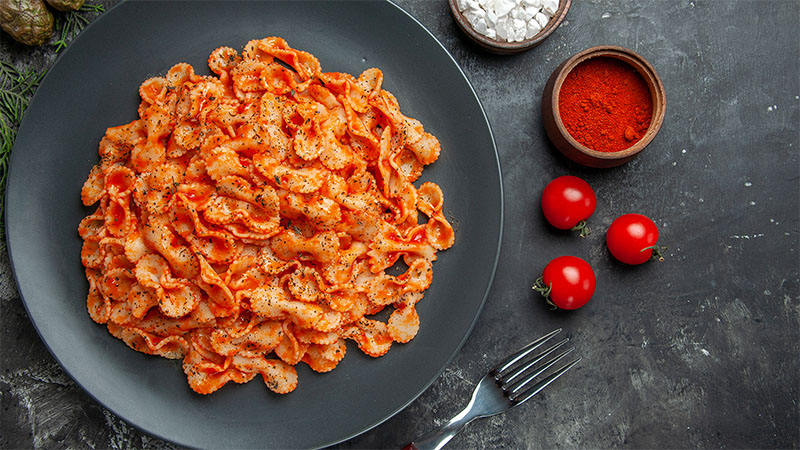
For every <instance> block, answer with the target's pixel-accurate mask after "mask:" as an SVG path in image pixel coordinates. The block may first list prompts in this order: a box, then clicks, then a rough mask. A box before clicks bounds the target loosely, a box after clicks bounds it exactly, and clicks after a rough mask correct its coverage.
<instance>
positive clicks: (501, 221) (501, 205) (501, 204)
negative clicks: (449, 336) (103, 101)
mask: <svg viewBox="0 0 800 450" xmlns="http://www.w3.org/2000/svg"><path fill="white" fill-rule="evenodd" d="M195 1H202V0H195ZM312 1H313V0H312ZM340 1H345V2H346V1H348V0H340ZM147 2H148V0H122V1H120V2H119V3H117V4H115V5H113V6H112V7H111V8H109V9H108V10H106V11H105V13H103V14H102V15H100V16H99V17H97V18H96V19H94V20H93V21H92V22H91V23H89V24H88V25H87V26H86V28H85V29H84V31H85V30H88V29H90V28H91V27H92V26H94V25H95V24H96V23H98V22H99V21H101V20H103V19H104V17H106V14H108V13H109V12H111V11H114V10H115V9H117V8H119V7H120V6H121V5H126V4H129V3H147ZM383 2H384V3H388V4H389V5H391V6H392V7H393V8H395V9H396V10H397V11H399V12H400V13H401V14H404V15H405V16H406V17H408V18H409V19H410V20H411V21H413V22H414V23H415V24H416V25H417V27H419V29H421V30H422V31H423V32H424V33H425V34H426V35H427V37H428V38H430V39H432V41H433V42H435V44H436V45H437V46H438V47H439V48H440V49H441V50H442V51H443V52H444V54H445V55H446V56H447V58H448V59H449V61H450V62H451V63H452V64H453V65H454V67H455V68H456V69H457V70H458V72H459V73H460V74H461V76H462V77H463V78H464V80H465V81H466V84H467V86H468V87H469V90H470V92H471V94H472V96H473V98H474V99H475V101H476V103H477V105H478V108H479V110H480V113H481V118H482V119H483V122H484V123H485V124H486V130H487V131H488V135H489V139H490V141H491V144H492V154H493V156H494V161H495V167H496V170H497V177H498V179H497V189H498V196H499V198H498V199H496V201H497V202H498V203H497V205H498V209H499V211H498V212H499V214H498V215H499V217H498V223H497V226H498V231H497V238H496V242H495V252H494V257H493V261H492V264H491V272H490V273H489V278H488V282H487V284H486V288H485V290H484V292H483V294H482V298H481V302H480V305H479V306H478V308H477V310H476V312H475V315H474V316H473V318H472V320H471V323H470V324H469V327H467V329H466V331H465V333H464V336H463V337H462V338H461V339H460V341H459V342H458V344H457V346H456V348H455V350H454V351H453V352H452V353H451V355H450V356H449V357H448V359H447V360H446V361H445V362H444V364H442V366H441V368H440V369H439V370H438V371H437V372H436V374H435V375H434V376H433V377H432V378H431V379H430V380H428V381H427V382H426V383H424V385H423V386H422V388H421V389H419V390H418V392H416V393H415V394H414V395H413V396H411V397H410V398H409V399H408V400H407V401H405V402H404V403H402V404H401V405H400V406H398V407H397V408H395V409H394V410H392V411H391V412H390V413H389V414H387V415H386V416H385V417H382V418H380V419H379V420H378V421H376V422H374V423H373V424H371V425H369V426H368V427H366V428H364V429H361V430H359V431H356V432H353V433H351V434H349V435H348V436H346V437H344V438H341V439H339V438H337V439H335V440H332V441H328V442H325V443H322V444H320V445H319V446H318V447H316V448H323V447H329V446H332V445H336V444H339V443H342V442H345V441H348V440H350V439H353V438H355V437H357V436H360V435H362V434H364V433H367V432H369V431H371V430H374V429H375V428H377V427H378V426H380V425H381V424H383V423H385V422H386V421H387V420H389V419H391V418H392V417H394V416H396V415H397V414H398V413H400V412H401V411H403V410H404V409H406V408H407V407H408V406H409V405H410V404H411V403H413V402H414V401H415V400H417V399H418V398H419V397H420V396H421V395H422V394H423V393H424V392H425V391H427V390H428V389H429V388H430V387H431V385H432V384H433V383H434V382H435V381H436V380H438V379H439V378H440V377H441V375H442V373H443V372H444V370H445V369H446V368H447V367H448V366H449V365H450V364H451V363H452V362H453V360H454V359H455V357H456V356H457V355H458V354H459V353H460V352H461V350H462V348H463V346H464V344H465V343H466V341H467V340H468V339H469V337H470V336H471V335H472V332H473V330H474V328H475V325H476V324H477V322H478V319H479V318H480V316H481V314H482V313H483V309H484V307H485V305H486V302H487V300H488V297H489V293H490V292H491V289H492V286H493V285H494V281H495V276H496V273H497V267H498V265H499V261H500V254H501V250H502V241H503V234H504V225H505V199H504V192H505V191H504V186H503V175H502V174H503V172H502V166H501V163H500V155H499V153H498V151H497V142H496V140H495V137H494V132H493V130H492V126H491V123H490V121H489V118H488V116H487V114H486V110H485V108H484V107H483V103H482V102H481V100H480V97H479V96H478V94H477V92H476V91H475V88H474V86H473V84H472V82H471V81H470V80H469V77H467V75H466V73H465V72H464V70H463V68H462V67H461V65H460V64H459V63H458V62H457V61H456V59H455V58H454V57H453V55H452V54H451V53H450V51H449V50H448V49H447V48H446V47H445V46H444V45H443V44H442V42H441V41H440V40H439V39H438V38H437V37H436V36H435V35H434V34H433V33H432V32H431V31H430V30H429V29H428V28H427V27H426V26H425V25H423V24H422V23H421V22H420V21H419V20H418V19H417V18H416V17H414V16H413V15H412V14H411V13H409V12H408V11H406V10H405V9H403V8H402V7H401V6H399V5H398V4H397V3H395V2H394V1H393V0H383ZM84 35H85V33H83V32H81V33H79V34H78V35H77V36H76V37H75V38H74V39H73V40H72V41H71V42H70V43H69V45H68V46H67V48H65V49H64V51H62V52H61V53H60V54H59V55H58V56H57V57H56V58H55V59H54V60H53V62H52V63H51V64H50V66H49V67H48V69H47V73H46V74H45V76H44V77H43V78H42V80H41V81H40V85H41V84H45V83H46V82H47V80H48V79H49V78H50V76H51V73H52V71H51V70H50V69H52V68H53V67H55V66H56V65H57V64H58V63H59V62H60V61H61V60H62V59H63V58H64V57H65V56H66V55H68V54H69V52H70V50H71V49H72V48H73V47H74V44H75V43H76V42H79V41H80V40H81V39H82V38H84ZM38 94H39V89H37V90H36V91H35V92H34V94H33V96H32V97H31V100H30V102H29V105H30V104H33V103H34V102H35V101H36V99H37V97H38ZM27 122H30V119H28V116H27V115H25V114H23V117H22V121H21V122H20V125H19V127H18V129H17V135H19V131H20V130H23V127H25V125H26V123H27ZM17 150H18V149H17V140H16V139H15V143H14V146H13V148H12V152H11V155H10V158H9V164H8V172H7V173H8V174H11V173H12V169H13V168H14V167H15V166H16V165H18V163H16V162H17V161H18V160H19V158H16V157H15V155H17V154H18V153H19V151H17ZM6 180H7V181H10V178H9V175H7V178H6ZM10 185H11V183H8V182H7V183H6V186H5V189H4V192H3V200H4V203H5V204H6V205H7V204H8V202H7V200H8V192H9V186H10ZM8 216H9V208H6V209H5V211H4V212H3V218H4V221H5V226H6V230H5V231H6V251H7V254H8V259H9V265H10V267H11V272H12V274H13V279H14V285H15V286H16V289H17V293H18V294H19V297H20V300H21V302H22V304H23V307H24V308H25V312H26V314H27V316H28V319H29V320H30V322H31V325H32V326H33V328H34V330H35V331H36V334H37V335H38V336H39V339H40V340H41V342H42V343H43V344H44V346H45V348H46V349H47V351H48V352H49V353H50V355H51V356H52V357H53V359H54V360H55V361H56V362H57V363H58V365H59V367H60V368H61V370H62V371H63V372H64V373H65V374H66V375H67V376H68V377H69V378H70V379H71V380H72V381H73V382H74V383H75V384H76V385H77V386H78V387H79V388H80V389H81V391H83V392H84V393H86V394H87V395H88V396H89V397H90V398H92V400H94V401H95V402H97V403H98V404H99V405H100V406H102V407H103V408H104V409H106V410H108V411H110V412H111V413H113V414H114V415H115V416H116V418H118V419H119V420H122V421H124V422H125V423H126V424H128V425H130V426H132V427H134V428H136V429H137V430H139V431H141V432H143V433H145V434H147V435H149V436H153V437H156V438H159V439H162V440H164V441H166V442H170V443H173V444H176V445H181V446H184V445H188V444H187V443H184V442H180V441H178V440H175V439H174V438H172V437H170V436H165V435H163V434H162V433H159V432H157V431H153V430H150V429H146V428H145V427H144V426H142V425H140V424H139V423H136V422H134V421H132V420H130V419H128V418H127V417H126V416H124V415H123V414H121V413H119V412H118V411H117V409H116V408H113V407H111V406H109V405H107V404H106V402H104V401H103V400H101V399H100V398H98V397H97V396H96V395H95V393H93V392H92V391H90V390H89V389H87V388H86V387H85V386H84V384H83V383H81V382H80V380H78V379H76V378H75V376H74V375H73V373H72V372H70V371H69V370H68V369H67V368H66V367H65V365H64V363H63V362H62V360H61V359H62V358H61V357H59V355H57V354H56V353H55V352H54V351H53V349H52V348H51V345H50V343H49V342H48V341H47V340H45V339H44V337H43V335H42V331H41V330H40V325H39V324H38V323H37V322H36V321H35V320H34V319H33V315H32V314H31V311H30V308H29V306H28V301H27V300H26V299H25V294H24V293H23V291H22V289H20V282H19V276H18V274H17V266H16V263H15V258H14V253H15V250H14V245H13V243H12V241H11V239H9V238H10V235H11V233H9V232H8V231H9V225H10V224H11V222H10V221H9V220H8Z"/></svg>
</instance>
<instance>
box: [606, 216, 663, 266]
mask: <svg viewBox="0 0 800 450" xmlns="http://www.w3.org/2000/svg"><path fill="white" fill-rule="evenodd" d="M656 242H658V228H657V227H656V224H655V223H653V221H652V220H650V219H649V218H648V217H647V216H643V215H641V214H625V215H622V216H619V217H617V218H616V219H614V221H613V222H612V223H611V226H610V227H608V231H607V232H606V244H607V245H608V250H609V251H610V252H611V254H612V255H614V258H617V259H618V260H620V261H622V262H624V263H625V264H642V263H644V262H647V261H649V260H650V258H652V257H653V251H654V250H655V252H656V256H658V257H659V259H662V260H663V258H662V257H661V252H660V249H659V248H658V246H657V245H656Z"/></svg>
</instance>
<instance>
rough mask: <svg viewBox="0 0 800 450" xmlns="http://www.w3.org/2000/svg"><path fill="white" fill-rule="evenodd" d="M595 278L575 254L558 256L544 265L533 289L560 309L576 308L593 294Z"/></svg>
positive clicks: (590, 269) (585, 263) (591, 271)
mask: <svg viewBox="0 0 800 450" xmlns="http://www.w3.org/2000/svg"><path fill="white" fill-rule="evenodd" d="M595 287H597V280H596V279H595V276H594V271H593V270H592V267H591V266H590V265H589V263H587V262H586V261H584V260H582V259H581V258H578V257H577V256H559V257H558V258H555V259H554V260H552V261H550V262H549V263H548V264H547V266H545V268H544V271H543V272H542V276H541V278H539V279H538V280H536V284H534V285H533V289H534V290H535V291H537V292H539V293H541V294H542V295H544V296H545V297H547V302H548V303H550V304H551V305H554V306H555V307H557V308H561V309H578V308H580V307H581V306H583V305H585V304H586V303H587V302H588V301H589V299H591V298H592V295H594V289H595Z"/></svg>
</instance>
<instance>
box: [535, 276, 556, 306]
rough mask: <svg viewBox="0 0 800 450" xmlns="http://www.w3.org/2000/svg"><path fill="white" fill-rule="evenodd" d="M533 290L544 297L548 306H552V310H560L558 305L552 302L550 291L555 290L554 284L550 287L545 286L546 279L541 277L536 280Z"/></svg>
mask: <svg viewBox="0 0 800 450" xmlns="http://www.w3.org/2000/svg"><path fill="white" fill-rule="evenodd" d="M531 289H533V290H534V291H536V292H538V293H539V294H541V295H542V297H544V299H545V301H546V302H547V304H548V305H550V309H551V310H553V309H558V306H556V304H555V303H553V301H552V300H550V291H552V290H553V284H552V283H551V284H550V285H549V286H548V285H546V284H544V278H543V277H539V278H537V279H536V282H535V283H533V286H532V287H531Z"/></svg>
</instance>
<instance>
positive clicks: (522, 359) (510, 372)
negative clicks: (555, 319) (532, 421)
mask: <svg viewBox="0 0 800 450" xmlns="http://www.w3.org/2000/svg"><path fill="white" fill-rule="evenodd" d="M560 332H561V328H559V329H557V330H554V331H552V332H550V333H548V334H546V335H544V336H542V337H541V338H539V339H537V340H535V341H533V342H531V343H530V344H528V345H526V346H525V347H523V348H522V349H521V350H519V351H518V352H516V353H514V354H513V355H511V356H510V357H508V359H507V360H505V361H503V362H502V363H500V365H498V366H497V367H495V368H494V369H492V372H491V374H492V376H493V377H494V380H495V382H496V383H497V385H498V386H499V387H500V388H501V389H502V390H503V392H504V393H505V395H506V396H507V397H508V399H509V400H510V401H511V402H512V403H514V404H519V403H522V402H524V401H526V400H528V399H529V398H531V397H533V396H534V395H536V394H538V393H539V392H541V390H542V389H544V388H546V387H547V386H548V385H550V383H552V382H553V381H555V380H556V379H557V378H558V377H560V376H561V375H563V374H564V373H565V372H566V371H568V370H569V369H571V368H572V367H573V366H575V364H577V363H578V362H579V361H580V360H581V358H577V359H574V360H573V361H571V362H569V363H566V364H564V365H563V366H561V367H559V368H558V369H556V370H555V371H554V372H553V373H551V374H550V375H548V376H547V377H545V378H543V379H541V380H540V381H538V382H537V383H531V382H532V381H533V380H535V379H536V378H537V377H539V376H541V375H542V374H544V373H545V372H546V371H548V370H549V369H550V368H552V367H553V366H555V365H556V364H557V363H558V362H559V361H560V360H562V359H563V358H564V357H565V356H567V355H569V354H570V353H572V351H573V350H575V348H574V347H573V348H569V349H567V350H563V351H561V352H560V353H558V354H555V353H556V351H557V350H559V349H560V348H561V347H563V346H564V344H566V343H567V342H569V338H565V339H564V340H562V341H560V342H558V343H556V344H554V345H552V346H551V347H549V348H547V349H546V350H543V351H541V352H539V353H536V354H534V351H536V350H537V349H539V348H540V347H542V346H543V345H544V344H546V343H547V342H548V341H549V340H550V339H552V338H553V337H554V336H555V335H557V334H558V333H560ZM554 354H555V355H554ZM523 375H525V376H524V377H523Z"/></svg>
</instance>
